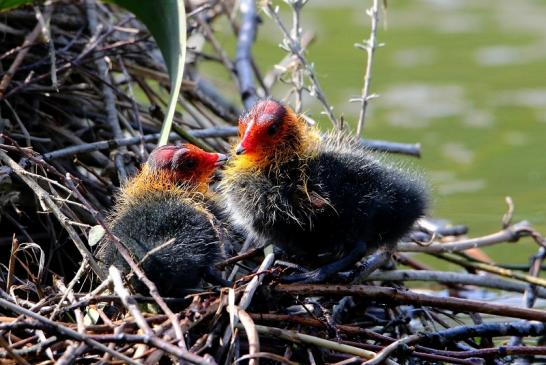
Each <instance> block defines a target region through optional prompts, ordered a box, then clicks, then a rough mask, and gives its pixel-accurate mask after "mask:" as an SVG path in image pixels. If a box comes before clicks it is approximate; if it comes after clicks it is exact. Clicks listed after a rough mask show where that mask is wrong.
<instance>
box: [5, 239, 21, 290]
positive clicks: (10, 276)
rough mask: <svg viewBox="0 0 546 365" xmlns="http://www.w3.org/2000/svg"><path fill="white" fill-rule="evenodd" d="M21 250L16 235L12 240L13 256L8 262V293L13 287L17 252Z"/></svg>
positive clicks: (11, 255)
mask: <svg viewBox="0 0 546 365" xmlns="http://www.w3.org/2000/svg"><path fill="white" fill-rule="evenodd" d="M18 249H19V240H18V239H17V237H15V233H14V234H13V237H12V239H11V254H10V256H9V262H8V278H7V280H6V291H7V292H9V291H10V288H11V286H12V285H13V275H14V273H15V261H16V260H17V250H18Z"/></svg>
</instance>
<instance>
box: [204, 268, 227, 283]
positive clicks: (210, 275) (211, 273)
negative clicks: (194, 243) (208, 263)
mask: <svg viewBox="0 0 546 365" xmlns="http://www.w3.org/2000/svg"><path fill="white" fill-rule="evenodd" d="M203 279H205V281H207V282H209V283H211V284H213V285H220V286H227V287H230V286H232V285H233V283H232V282H231V281H229V280H226V279H224V278H223V277H222V273H220V271H218V270H216V269H215V268H212V267H208V268H206V269H205V271H204V272H203Z"/></svg>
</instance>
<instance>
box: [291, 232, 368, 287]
mask: <svg viewBox="0 0 546 365" xmlns="http://www.w3.org/2000/svg"><path fill="white" fill-rule="evenodd" d="M366 249H367V245H366V243H365V242H364V241H358V242H357V243H356V244H355V246H354V247H353V249H352V250H351V251H350V252H349V253H347V255H345V256H343V257H342V258H340V259H339V260H337V261H334V262H331V263H329V264H326V265H324V266H321V267H319V268H318V269H315V270H313V271H309V272H305V273H301V274H294V275H288V276H285V277H282V278H281V281H282V282H283V283H295V282H298V281H301V282H303V283H309V284H312V283H319V282H321V281H324V280H326V279H328V278H329V277H331V276H332V275H334V274H336V273H338V272H340V271H342V270H346V269H347V268H349V267H350V266H351V265H353V264H354V263H356V262H358V260H360V259H361V258H362V257H363V256H364V255H365V254H366Z"/></svg>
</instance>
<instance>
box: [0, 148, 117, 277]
mask: <svg viewBox="0 0 546 365" xmlns="http://www.w3.org/2000/svg"><path fill="white" fill-rule="evenodd" d="M0 160H1V161H2V162H4V163H5V164H6V165H8V166H9V167H10V168H11V169H12V170H13V172H15V173H16V174H17V176H19V178H20V179H21V180H23V182H24V183H25V184H27V185H28V187H29V188H30V189H32V191H33V192H34V194H35V195H36V197H37V198H38V199H39V200H40V202H41V203H42V206H43V208H44V209H45V208H49V209H51V212H52V213H53V215H54V216H55V218H57V220H58V221H59V223H60V224H61V225H62V226H63V227H64V229H65V230H66V231H67V233H68V235H69V236H70V238H71V239H72V241H73V242H74V244H75V245H76V247H77V249H78V251H80V254H81V255H82V257H83V258H85V259H87V260H88V261H89V266H90V267H91V269H92V270H93V271H94V272H95V273H96V274H97V275H98V276H99V278H101V279H104V278H106V274H105V273H104V272H103V271H102V270H101V269H100V268H99V266H98V265H97V262H96V261H95V259H94V258H93V256H92V255H91V252H89V250H88V249H87V247H86V246H85V244H84V243H83V241H82V240H81V238H80V236H79V235H78V233H77V232H76V230H75V229H74V228H73V227H72V226H70V225H69V224H66V222H67V221H68V220H69V219H68V217H66V216H65V215H64V214H63V212H61V209H60V208H59V207H58V206H57V204H56V203H55V201H54V200H53V199H52V198H51V196H50V195H49V194H48V193H47V192H46V191H45V190H44V189H43V188H42V187H41V186H40V185H38V183H36V181H34V180H32V179H31V178H29V177H28V176H26V174H25V170H24V169H23V168H22V167H21V166H19V164H17V163H16V162H15V161H13V160H12V159H11V158H10V157H9V156H8V155H7V154H6V153H5V152H4V151H1V150H0Z"/></svg>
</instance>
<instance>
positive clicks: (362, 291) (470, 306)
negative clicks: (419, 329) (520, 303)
mask: <svg viewBox="0 0 546 365" xmlns="http://www.w3.org/2000/svg"><path fill="white" fill-rule="evenodd" d="M275 290H276V291H277V292H279V293H289V294H302V295H334V296H340V295H341V296H346V295H354V296H357V297H361V298H367V299H371V300H380V301H385V302H388V303H396V304H397V305H399V304H401V303H404V304H413V305H418V306H431V307H436V308H443V309H450V310H453V311H458V312H477V313H487V314H493V315H497V316H504V317H511V318H521V319H528V320H531V321H546V312H544V311H540V310H536V309H527V308H516V307H511V306H507V305H500V304H494V303H489V302H482V301H478V300H469V299H460V298H452V297H448V298H438V297H435V296H431V295H426V294H418V293H415V292H412V291H410V290H401V289H395V288H389V287H376V286H368V285H350V286H348V285H328V284H326V285H311V284H292V285H279V286H277V287H276V288H275Z"/></svg>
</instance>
